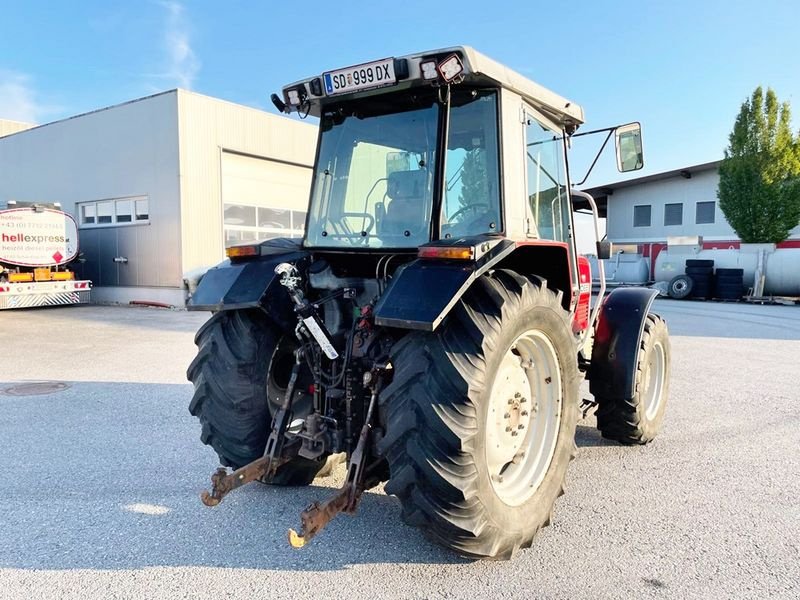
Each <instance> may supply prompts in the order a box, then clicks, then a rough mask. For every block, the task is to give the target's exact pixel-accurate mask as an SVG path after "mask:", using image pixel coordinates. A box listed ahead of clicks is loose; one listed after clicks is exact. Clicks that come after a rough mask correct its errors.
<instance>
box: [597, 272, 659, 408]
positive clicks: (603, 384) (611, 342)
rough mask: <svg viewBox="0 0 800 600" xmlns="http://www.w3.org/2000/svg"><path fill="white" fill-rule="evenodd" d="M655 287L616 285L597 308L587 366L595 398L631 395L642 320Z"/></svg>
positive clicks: (642, 329) (633, 391) (647, 311)
mask: <svg viewBox="0 0 800 600" xmlns="http://www.w3.org/2000/svg"><path fill="white" fill-rule="evenodd" d="M657 295H658V292H657V291H656V290H651V289H647V288H617V289H616V290H614V291H613V292H611V293H610V294H609V295H608V296H607V297H606V300H605V302H603V305H602V307H601V308H600V314H599V315H598V318H597V325H596V329H595V335H594V345H593V347H592V360H591V364H590V366H589V370H588V374H587V375H588V377H589V390H590V391H591V393H592V395H594V396H595V398H598V397H600V398H622V399H626V400H627V399H630V398H633V395H634V393H635V391H636V390H635V389H634V386H635V382H636V364H637V361H638V359H639V346H640V345H641V342H642V334H643V332H644V323H645V319H646V318H647V315H648V313H649V312H650V307H651V306H652V304H653V300H654V299H655V297H656V296H657Z"/></svg>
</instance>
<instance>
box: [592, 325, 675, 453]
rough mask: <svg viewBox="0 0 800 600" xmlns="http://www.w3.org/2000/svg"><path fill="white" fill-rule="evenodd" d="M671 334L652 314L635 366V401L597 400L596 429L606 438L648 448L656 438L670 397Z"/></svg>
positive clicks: (645, 329) (645, 328)
mask: <svg viewBox="0 0 800 600" xmlns="http://www.w3.org/2000/svg"><path fill="white" fill-rule="evenodd" d="M669 369H670V352H669V332H668V331H667V324H666V322H665V321H664V319H662V318H661V317H659V316H658V315H654V314H649V315H647V319H646V320H645V323H644V333H643V334H642V342H641V345H640V346H639V356H638V358H637V363H636V383H635V386H634V390H635V391H634V395H633V398H631V399H629V400H626V399H623V398H601V397H596V398H595V400H597V404H598V408H597V428H598V429H599V430H600V433H601V434H602V435H603V437H604V438H608V439H611V440H616V441H618V442H620V443H622V444H646V443H647V442H649V441H652V440H653V438H655V437H656V434H657V433H658V431H659V429H660V428H661V422H662V421H663V420H664V409H665V408H666V405H667V395H668V393H669Z"/></svg>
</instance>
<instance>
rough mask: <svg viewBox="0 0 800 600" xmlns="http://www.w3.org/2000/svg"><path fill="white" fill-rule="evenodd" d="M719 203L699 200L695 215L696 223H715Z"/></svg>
mask: <svg viewBox="0 0 800 600" xmlns="http://www.w3.org/2000/svg"><path fill="white" fill-rule="evenodd" d="M716 207H717V203H716V202H698V203H697V213H696V215H695V223H697V224H698V225H702V224H705V223H713V222H714V218H715V214H714V213H715V211H716Z"/></svg>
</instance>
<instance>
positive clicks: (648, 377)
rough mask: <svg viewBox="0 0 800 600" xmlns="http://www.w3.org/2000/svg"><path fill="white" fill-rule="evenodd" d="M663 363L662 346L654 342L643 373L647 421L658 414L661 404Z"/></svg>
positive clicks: (664, 359)
mask: <svg viewBox="0 0 800 600" xmlns="http://www.w3.org/2000/svg"><path fill="white" fill-rule="evenodd" d="M665 362H666V358H665V353H664V346H663V345H662V344H661V342H656V344H655V345H654V346H653V351H652V352H651V353H650V357H649V359H648V360H647V365H646V367H645V371H644V382H643V384H644V385H643V387H644V390H645V392H644V393H645V396H644V416H645V418H647V419H648V420H652V419H654V418H655V416H656V414H658V407H659V405H660V404H661V394H662V392H663V389H664V363H665Z"/></svg>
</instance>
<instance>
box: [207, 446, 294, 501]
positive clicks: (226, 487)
mask: <svg viewBox="0 0 800 600" xmlns="http://www.w3.org/2000/svg"><path fill="white" fill-rule="evenodd" d="M286 462H287V459H285V458H281V457H275V458H274V459H273V458H272V457H271V456H262V457H261V458H259V459H258V460H255V461H253V462H251V463H250V464H249V465H245V466H243V467H241V468H239V469H236V470H235V471H234V472H233V473H228V470H227V469H226V468H225V467H220V468H219V469H217V470H216V471H215V472H214V474H213V475H212V476H211V492H207V491H204V492H203V493H202V494H200V500H202V501H203V504H205V505H206V506H216V505H217V504H219V503H220V502H221V501H222V499H223V498H224V497H225V496H227V495H228V494H229V493H230V492H232V491H233V490H235V489H236V488H240V487H242V486H243V485H244V484H246V483H250V482H251V481H255V480H256V479H261V478H262V477H264V476H265V475H267V473H269V472H270V471H272V470H273V465H274V469H277V468H278V467H280V466H281V465H282V464H284V463H286Z"/></svg>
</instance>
